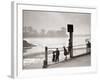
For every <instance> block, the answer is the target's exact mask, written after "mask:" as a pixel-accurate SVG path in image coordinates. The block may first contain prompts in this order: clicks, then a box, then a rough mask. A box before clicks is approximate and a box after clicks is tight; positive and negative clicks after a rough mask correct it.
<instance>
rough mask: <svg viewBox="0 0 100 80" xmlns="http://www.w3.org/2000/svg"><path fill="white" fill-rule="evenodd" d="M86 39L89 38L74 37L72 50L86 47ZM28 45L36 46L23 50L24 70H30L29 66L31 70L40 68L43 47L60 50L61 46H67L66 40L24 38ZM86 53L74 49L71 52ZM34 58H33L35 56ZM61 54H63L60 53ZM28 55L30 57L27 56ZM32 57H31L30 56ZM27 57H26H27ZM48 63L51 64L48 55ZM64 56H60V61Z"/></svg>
mask: <svg viewBox="0 0 100 80" xmlns="http://www.w3.org/2000/svg"><path fill="white" fill-rule="evenodd" d="M86 39H89V40H90V36H75V37H73V46H74V48H83V47H86ZM24 40H26V41H27V42H28V43H31V44H34V45H36V46H35V47H32V48H30V49H27V50H25V52H23V56H26V58H25V59H24V68H30V66H31V64H33V65H34V66H31V67H32V68H38V67H39V66H41V65H40V64H43V60H44V55H42V54H43V53H44V52H45V46H47V47H48V48H58V49H60V48H62V47H63V46H66V47H67V46H68V40H69V39H68V38H24ZM82 53H86V49H85V48H84V49H76V50H74V51H73V54H74V55H78V54H82ZM34 54H35V55H36V56H35V55H34ZM61 54H63V52H61ZM29 55H30V56H29ZM32 55H33V56H32ZM27 56H28V57H27ZM48 56H49V57H48V59H49V63H51V62H52V59H51V58H52V54H49V55H48ZM63 58H64V55H60V60H63Z"/></svg>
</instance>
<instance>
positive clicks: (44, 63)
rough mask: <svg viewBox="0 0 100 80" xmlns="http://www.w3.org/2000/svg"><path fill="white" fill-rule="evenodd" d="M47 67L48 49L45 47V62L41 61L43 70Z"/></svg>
mask: <svg viewBox="0 0 100 80" xmlns="http://www.w3.org/2000/svg"><path fill="white" fill-rule="evenodd" d="M47 66H48V47H47V46H46V47H45V60H44V61H43V68H47Z"/></svg>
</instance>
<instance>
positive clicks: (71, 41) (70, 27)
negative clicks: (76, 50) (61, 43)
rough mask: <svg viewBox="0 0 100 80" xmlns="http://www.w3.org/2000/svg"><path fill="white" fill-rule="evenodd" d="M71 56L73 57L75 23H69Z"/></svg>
mask: <svg viewBox="0 0 100 80" xmlns="http://www.w3.org/2000/svg"><path fill="white" fill-rule="evenodd" d="M67 27H68V32H69V37H70V38H69V48H70V52H69V53H70V58H73V24H68V25H67Z"/></svg>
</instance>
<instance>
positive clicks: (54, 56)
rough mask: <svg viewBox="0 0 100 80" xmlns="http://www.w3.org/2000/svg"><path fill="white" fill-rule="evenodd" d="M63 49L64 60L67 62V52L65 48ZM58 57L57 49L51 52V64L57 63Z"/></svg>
mask: <svg viewBox="0 0 100 80" xmlns="http://www.w3.org/2000/svg"><path fill="white" fill-rule="evenodd" d="M63 49H64V56H65V60H67V55H68V51H67V49H66V48H65V46H64V47H63ZM59 55H60V51H59V50H58V48H56V51H53V57H52V62H59Z"/></svg>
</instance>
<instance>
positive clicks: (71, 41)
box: [70, 32, 73, 58]
mask: <svg viewBox="0 0 100 80" xmlns="http://www.w3.org/2000/svg"><path fill="white" fill-rule="evenodd" d="M70 43H71V44H70V45H71V52H70V58H73V32H70Z"/></svg>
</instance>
